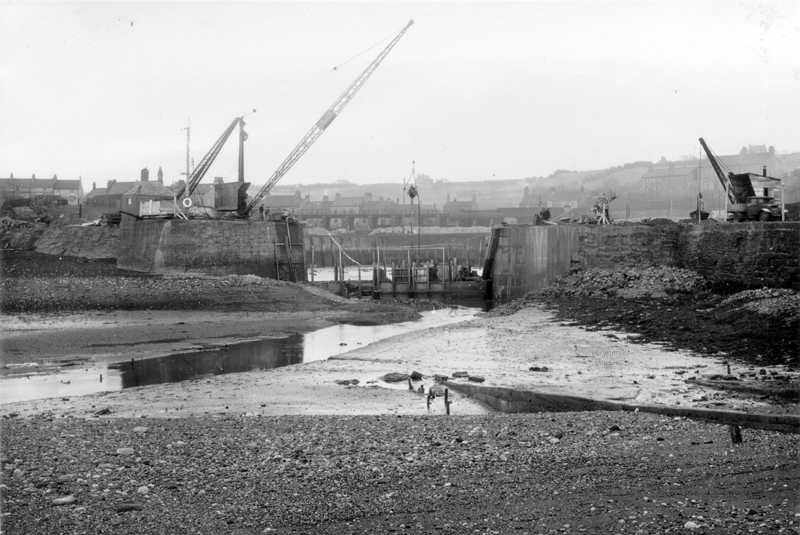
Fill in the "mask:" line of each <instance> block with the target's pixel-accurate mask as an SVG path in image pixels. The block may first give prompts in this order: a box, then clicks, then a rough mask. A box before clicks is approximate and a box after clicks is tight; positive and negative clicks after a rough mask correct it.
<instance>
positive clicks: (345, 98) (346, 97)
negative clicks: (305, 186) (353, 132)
mask: <svg viewBox="0 0 800 535" xmlns="http://www.w3.org/2000/svg"><path fill="white" fill-rule="evenodd" d="M412 24H414V21H413V20H410V21H409V22H408V24H406V27H405V28H403V29H402V30H401V31H400V33H398V34H397V36H395V38H394V39H392V41H391V42H390V43H389V44H388V45H387V46H386V48H384V49H383V51H382V52H381V53H380V54H378V57H376V58H375V59H374V60H372V63H370V64H369V65H368V66H367V68H366V69H364V71H363V72H362V73H361V74H360V75H359V77H358V78H356V80H355V81H354V82H353V83H352V84H350V86H349V87H348V88H347V89H345V91H344V93H342V94H341V95H340V96H339V98H338V99H336V102H334V103H333V105H332V106H331V107H330V108H329V109H328V111H326V112H325V113H324V114H323V115H322V117H320V119H319V120H318V121H317V122H316V124H315V125H314V126H313V127H312V128H311V130H310V131H309V132H308V134H306V135H305V137H304V138H303V139H301V140H300V143H298V144H297V146H296V147H295V148H294V149H293V150H292V152H291V153H290V154H289V156H288V157H287V158H286V159H285V160H284V161H283V163H282V164H281V165H280V167H278V169H277V171H275V173H274V174H273V175H272V177H271V178H270V179H269V181H268V182H267V183H266V184H264V186H263V187H262V188H261V190H260V191H259V192H258V193H256V195H255V197H253V198H252V199H250V202H248V204H247V206H245V207H244V210H243V211H242V212H241V215H243V216H247V215H248V214H249V213H250V211H251V210H252V209H253V208H254V207H255V206H256V205H257V204H258V203H259V202H260V201H261V199H263V198H264V196H266V194H267V193H268V192H269V190H270V189H272V187H273V186H274V185H275V184H277V182H278V181H279V180H280V179H281V178H282V177H283V175H285V174H286V173H287V172H288V171H289V169H291V167H292V166H293V165H294V164H295V162H297V160H299V159H300V157H301V156H302V155H303V154H305V152H306V151H307V150H308V148H309V147H310V146H311V145H312V144H313V143H314V142H315V141H316V140H317V138H318V137H319V136H320V135H322V132H324V131H325V129H326V128H327V127H328V126H330V124H331V123H332V122H333V120H334V119H336V117H337V116H338V115H339V114H341V112H342V110H343V109H344V107H345V106H346V105H347V103H348V102H350V99H352V98H353V97H354V96H355V94H356V93H357V92H358V90H359V89H360V88H361V86H363V85H364V83H365V82H366V81H367V79H368V78H369V77H370V76H371V75H372V73H373V72H374V71H375V69H377V68H378V65H380V64H381V62H382V61H383V59H384V58H385V57H386V55H387V54H388V53H389V51H390V50H391V49H392V48H393V47H394V45H396V44H397V42H398V41H399V40H400V38H401V37H403V34H405V33H406V31H407V30H408V29H409V28H410V27H411V25H412Z"/></svg>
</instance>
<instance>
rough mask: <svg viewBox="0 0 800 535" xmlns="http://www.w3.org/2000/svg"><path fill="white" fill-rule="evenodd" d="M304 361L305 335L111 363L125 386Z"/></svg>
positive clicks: (165, 381) (184, 379) (261, 368)
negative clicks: (118, 372)
mask: <svg viewBox="0 0 800 535" xmlns="http://www.w3.org/2000/svg"><path fill="white" fill-rule="evenodd" d="M301 362H303V335H300V334H295V335H292V336H289V337H287V338H275V339H270V340H259V341H257V342H243V343H241V344H236V345H234V346H230V347H228V348H224V349H218V350H212V351H196V352H192V353H181V354H178V355H169V356H166V357H159V358H154V359H145V360H137V361H132V362H125V363H118V364H112V365H110V366H109V369H113V370H119V371H120V372H121V377H122V388H131V387H134V386H145V385H155V384H160V383H178V382H180V381H186V380H188V379H198V378H202V377H205V376H212V375H221V374H224V373H241V372H249V371H256V370H264V369H269V368H279V367H281V366H288V365H289V364H299V363H301Z"/></svg>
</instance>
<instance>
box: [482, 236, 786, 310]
mask: <svg viewBox="0 0 800 535" xmlns="http://www.w3.org/2000/svg"><path fill="white" fill-rule="evenodd" d="M495 232H497V233H499V243H498V249H497V253H496V255H495V260H494V266H493V269H492V280H493V294H494V296H495V297H496V298H502V299H504V298H516V297H519V296H522V295H524V294H525V293H526V292H529V291H531V290H536V289H539V288H542V287H543V286H545V285H547V284H549V283H550V282H552V281H553V280H555V279H556V278H558V277H560V276H562V275H565V274H567V273H569V270H570V269H572V268H578V267H579V268H583V269H590V268H607V269H618V268H633V267H635V268H642V269H645V268H648V267H651V266H673V267H680V268H685V269H691V270H694V271H697V272H698V273H700V274H701V275H703V276H704V277H706V278H707V279H708V280H710V281H712V282H716V283H725V284H731V285H734V286H737V287H763V286H769V287H784V288H788V287H794V288H796V289H800V222H767V223H756V222H752V223H736V224H708V225H678V224H666V225H609V226H605V225H604V226H597V225H560V226H558V227H552V226H508V227H497V228H496V229H495Z"/></svg>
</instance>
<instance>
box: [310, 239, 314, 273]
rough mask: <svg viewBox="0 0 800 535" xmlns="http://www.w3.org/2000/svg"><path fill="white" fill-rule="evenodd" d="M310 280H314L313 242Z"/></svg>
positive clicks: (312, 246)
mask: <svg viewBox="0 0 800 535" xmlns="http://www.w3.org/2000/svg"><path fill="white" fill-rule="evenodd" d="M311 282H314V244H313V243H312V244H311Z"/></svg>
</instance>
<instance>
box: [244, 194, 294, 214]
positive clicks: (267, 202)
mask: <svg viewBox="0 0 800 535" xmlns="http://www.w3.org/2000/svg"><path fill="white" fill-rule="evenodd" d="M306 202H307V201H306V199H304V198H303V197H302V195H301V194H300V190H296V191H295V192H294V195H270V194H269V193H267V194H266V195H265V196H264V198H263V199H262V200H261V202H260V203H259V207H260V206H263V207H264V210H269V211H270V212H271V213H273V214H274V213H280V212H289V213H290V214H295V213H297V212H298V211H299V210H301V209H302V208H303V205H305V203H306ZM258 210H259V208H258V207H257V208H256V211H258ZM253 213H256V212H253Z"/></svg>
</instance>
